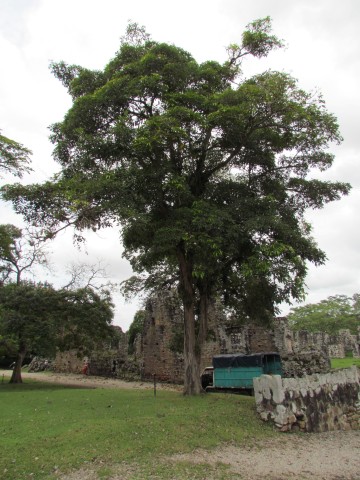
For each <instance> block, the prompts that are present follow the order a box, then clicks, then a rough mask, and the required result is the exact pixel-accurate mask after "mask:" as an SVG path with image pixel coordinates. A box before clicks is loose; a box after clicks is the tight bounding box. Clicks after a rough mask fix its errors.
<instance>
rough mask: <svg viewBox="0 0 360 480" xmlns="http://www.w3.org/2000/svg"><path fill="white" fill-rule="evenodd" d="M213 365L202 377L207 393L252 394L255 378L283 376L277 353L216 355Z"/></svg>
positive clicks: (206, 369)
mask: <svg viewBox="0 0 360 480" xmlns="http://www.w3.org/2000/svg"><path fill="white" fill-rule="evenodd" d="M212 364H213V366H212V367H207V368H205V370H204V371H203V373H202V375H201V384H202V387H203V389H204V390H205V391H206V392H230V393H246V394H252V393H253V391H254V387H253V378H254V377H259V376H260V375H264V374H265V375H282V368H281V359H280V355H279V354H278V353H275V352H263V353H254V354H252V355H244V354H241V353H234V354H228V355H215V356H214V357H213V360H212Z"/></svg>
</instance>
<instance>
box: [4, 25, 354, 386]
mask: <svg viewBox="0 0 360 480" xmlns="http://www.w3.org/2000/svg"><path fill="white" fill-rule="evenodd" d="M280 46H281V41H280V40H278V39H277V38H276V37H275V36H273V35H271V24H270V20H269V18H265V19H260V20H256V21H255V22H253V23H252V24H250V25H249V26H248V27H247V30H246V31H245V32H244V34H243V37H242V43H241V45H239V46H237V45H232V46H230V47H229V49H228V53H229V60H227V61H226V62H224V63H223V64H220V63H219V62H215V61H206V62H204V63H201V64H199V63H197V62H196V60H195V59H194V58H193V57H192V55H191V54H190V53H188V52H186V51H184V50H182V49H181V48H178V47H176V46H174V45H169V44H165V43H158V42H155V41H152V40H150V38H149V37H148V36H147V34H146V32H145V31H144V29H143V27H138V26H136V25H130V26H129V29H128V32H127V36H126V37H125V38H123V39H122V42H121V45H120V49H119V50H118V52H117V53H116V55H115V57H114V58H113V59H112V60H111V61H110V62H109V63H108V65H107V66H106V67H105V68H104V70H103V71H90V70H88V69H85V68H82V67H78V66H67V65H66V64H64V63H63V62H60V63H58V64H54V65H53V67H52V68H53V72H54V73H55V75H56V77H57V78H58V79H59V80H60V81H62V82H63V84H64V85H65V86H66V88H67V89H68V92H69V94H70V95H71V96H72V99H73V104H72V107H71V108H70V110H69V111H68V112H67V114H66V115H65V117H64V119H63V121H62V122H59V123H56V124H54V125H53V126H52V127H51V130H52V135H51V140H52V142H53V143H54V146H55V149H54V158H55V159H56V160H57V162H58V163H59V164H60V166H61V172H60V173H59V174H58V175H57V176H56V177H55V178H54V179H53V180H52V181H50V182H46V183H45V184H43V185H30V186H25V187H23V186H20V185H15V186H6V187H4V188H3V195H4V198H5V199H8V200H12V201H13V203H14V207H15V209H16V211H17V212H18V213H21V214H23V215H24V216H25V218H26V219H27V220H28V221H30V222H32V223H37V224H41V225H45V226H46V228H47V229H48V232H49V233H48V235H49V236H51V235H53V234H54V233H55V232H56V231H57V230H59V229H61V228H63V227H64V225H73V226H74V227H75V228H76V230H77V231H78V232H81V231H83V230H84V229H88V228H90V229H93V230H97V229H99V228H101V227H103V226H108V225H112V224H114V223H115V224H121V227H122V229H121V232H122V240H123V245H124V250H125V252H124V255H125V257H126V258H127V259H129V261H130V262H131V264H132V267H133V269H134V271H135V272H136V273H140V274H141V275H144V274H145V275H146V274H148V275H150V278H151V280H150V283H149V284H150V285H155V284H159V283H163V284H166V283H168V284H169V283H173V284H175V285H176V286H177V287H178V289H179V292H180V295H181V298H182V301H183V304H184V318H187V319H188V321H187V322H186V329H185V337H186V338H188V337H189V338H190V337H191V336H193V335H195V333H194V332H195V328H194V323H195V311H196V309H199V305H198V304H201V305H203V306H204V305H206V300H208V299H209V298H215V297H216V296H220V297H222V298H221V299H222V301H223V303H224V304H225V305H226V306H227V307H228V308H229V309H232V310H234V311H235V312H236V313H237V314H238V315H241V316H245V317H248V318H249V317H250V318H251V319H254V318H256V319H260V320H269V318H271V317H272V316H273V315H274V314H275V313H276V312H277V305H279V304H280V303H281V302H283V301H288V302H289V301H290V300H291V299H302V298H303V296H304V287H303V286H304V279H305V276H306V271H307V262H311V263H313V264H315V265H319V264H322V263H324V261H325V254H324V252H322V251H321V250H320V249H319V248H318V246H317V245H316V244H315V242H314V240H313V238H312V237H311V228H310V226H309V224H307V223H306V221H305V213H306V210H307V209H309V208H321V207H322V206H323V205H325V204H326V203H327V202H330V201H333V200H337V199H339V198H340V197H341V196H342V195H345V194H347V193H348V192H349V189H350V186H349V185H348V184H344V183H340V182H326V181H320V180H313V179H311V178H308V176H309V174H312V173H313V171H314V170H320V171H322V170H325V169H327V168H329V167H330V166H331V164H332V162H333V156H332V155H331V154H330V153H329V152H328V148H329V146H330V145H331V143H333V142H335V143H336V142H337V143H338V142H340V141H341V136H340V133H339V129H338V124H337V121H336V118H335V117H334V116H333V115H332V114H330V113H328V112H327V110H326V108H325V104H324V101H323V99H322V97H321V96H320V95H315V94H313V93H307V92H305V91H304V90H302V89H301V88H299V86H298V85H297V82H296V80H295V79H293V78H292V77H290V76H289V75H287V74H286V73H282V72H274V71H271V70H268V71H266V72H265V73H263V74H260V75H256V76H254V77H251V78H246V77H244V76H242V75H241V74H240V73H241V72H240V69H241V67H242V61H243V59H244V58H245V57H246V56H248V55H252V56H256V57H263V56H266V55H268V53H269V52H270V51H271V50H272V49H274V48H278V47H280ZM80 239H81V237H80ZM164 271H165V273H166V275H168V278H164V277H165V276H166V275H165V274H164ZM158 275H159V276H160V278H158V280H156V279H155V277H157V276H158ZM149 284H148V285H149ZM132 286H134V284H132ZM255 293H256V295H255ZM254 298H255V299H256V301H255V302H254V300H253V299H254ZM205 310H206V308H205ZM199 318H200V320H201V325H202V326H203V328H199V329H198V331H199V338H204V335H203V333H204V332H203V330H204V329H205V330H206V321H205V320H206V311H204V310H201V312H200V314H199ZM199 341H200V340H199ZM195 343H196V342H195V341H194V342H191V345H195ZM194 348H195V347H194ZM194 356H195V351H194V352H192V353H191V354H190V355H189V358H194ZM196 377H197V375H196V374H195V373H194V378H193V383H194V382H196V380H195V378H196Z"/></svg>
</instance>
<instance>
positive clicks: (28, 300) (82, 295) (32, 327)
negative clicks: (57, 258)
mask: <svg viewBox="0 0 360 480" xmlns="http://www.w3.org/2000/svg"><path fill="white" fill-rule="evenodd" d="M112 316H113V312H112V304H111V301H110V297H109V295H108V294H104V293H103V294H102V295H101V294H99V293H97V292H95V291H94V290H93V289H91V288H85V289H78V290H73V291H69V290H63V289H61V290H55V289H54V288H53V287H52V286H51V285H48V284H41V283H37V284H35V283H31V282H21V283H20V284H17V283H9V284H7V285H5V286H3V287H1V288H0V339H1V343H2V345H3V346H5V347H6V346H7V347H8V348H9V349H10V350H12V351H14V352H16V354H17V357H16V361H15V366H14V369H13V373H12V376H11V379H10V382H11V383H21V382H22V378H21V367H22V363H23V360H24V358H25V356H26V355H28V354H34V355H43V356H54V355H55V352H56V349H60V350H68V349H71V348H76V349H78V350H79V351H81V352H83V353H88V352H89V351H91V349H92V348H94V347H95V346H97V345H98V344H99V342H101V341H105V340H106V339H108V338H110V336H111V334H112V330H111V329H110V324H111V320H112Z"/></svg>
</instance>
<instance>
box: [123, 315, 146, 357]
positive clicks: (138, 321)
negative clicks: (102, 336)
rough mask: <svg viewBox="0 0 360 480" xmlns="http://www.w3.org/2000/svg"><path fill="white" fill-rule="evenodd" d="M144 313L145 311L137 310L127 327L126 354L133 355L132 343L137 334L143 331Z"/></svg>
mask: <svg viewBox="0 0 360 480" xmlns="http://www.w3.org/2000/svg"><path fill="white" fill-rule="evenodd" d="M145 316H146V312H145V310H138V311H137V312H136V313H135V315H134V319H133V321H132V323H131V325H130V327H129V330H128V332H127V335H128V352H129V353H130V354H132V353H134V342H135V338H136V336H137V335H138V334H139V333H142V331H143V329H144V322H145Z"/></svg>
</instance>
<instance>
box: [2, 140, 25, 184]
mask: <svg viewBox="0 0 360 480" xmlns="http://www.w3.org/2000/svg"><path fill="white" fill-rule="evenodd" d="M31 153H32V152H31V150H29V149H28V148H25V147H24V146H23V145H21V143H18V142H15V140H11V139H10V138H7V137H5V136H4V135H1V130H0V178H1V175H2V172H7V173H11V174H12V175H15V176H17V177H22V176H23V174H24V173H28V172H31V171H32V169H31V168H30V165H29V164H30V155H31Z"/></svg>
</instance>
